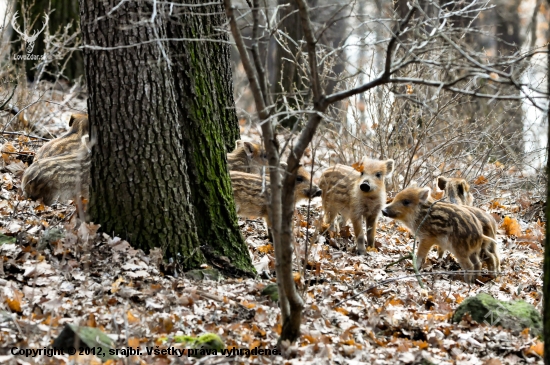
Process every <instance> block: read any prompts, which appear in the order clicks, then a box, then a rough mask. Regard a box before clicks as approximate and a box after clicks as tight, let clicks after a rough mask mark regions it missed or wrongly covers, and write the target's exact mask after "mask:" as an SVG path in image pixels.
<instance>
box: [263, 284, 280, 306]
mask: <svg viewBox="0 0 550 365" xmlns="http://www.w3.org/2000/svg"><path fill="white" fill-rule="evenodd" d="M262 295H265V296H268V297H269V298H271V300H272V301H274V302H278V301H279V288H278V287H277V284H269V285H267V286H266V287H265V288H264V289H263V290H262Z"/></svg>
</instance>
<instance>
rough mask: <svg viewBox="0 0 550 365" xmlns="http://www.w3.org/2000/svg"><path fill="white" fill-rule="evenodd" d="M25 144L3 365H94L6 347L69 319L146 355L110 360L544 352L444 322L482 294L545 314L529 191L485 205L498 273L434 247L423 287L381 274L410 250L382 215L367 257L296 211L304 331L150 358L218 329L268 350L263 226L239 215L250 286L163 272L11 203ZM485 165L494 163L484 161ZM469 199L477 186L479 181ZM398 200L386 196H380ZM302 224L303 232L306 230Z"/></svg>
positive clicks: (539, 230) (500, 333)
mask: <svg viewBox="0 0 550 365" xmlns="http://www.w3.org/2000/svg"><path fill="white" fill-rule="evenodd" d="M27 142H28V140H26V139H25V137H17V139H13V140H11V141H9V142H7V143H9V144H4V146H3V149H2V152H3V153H2V164H3V166H2V170H1V171H2V172H1V175H0V176H1V181H2V186H1V191H0V197H1V199H0V233H1V234H2V235H3V236H2V242H0V258H1V259H2V265H0V302H1V309H0V310H1V311H0V363H2V362H5V363H12V364H27V363H28V364H35V363H37V364H38V363H39V364H69V363H82V364H99V363H101V359H99V358H97V357H94V356H93V355H88V356H86V355H78V354H76V355H73V356H69V355H59V356H55V357H47V356H36V357H24V356H19V355H18V356H14V355H12V354H11V351H12V350H11V349H12V348H13V347H18V348H24V349H27V348H31V349H40V348H44V347H47V346H50V345H51V343H52V341H53V339H55V338H56V337H57V335H58V334H59V333H60V332H61V330H62V329H63V327H64V325H65V324H67V323H70V324H77V325H80V326H91V327H97V328H99V329H101V330H102V331H103V332H104V333H106V334H107V335H109V336H110V337H111V338H112V339H113V340H114V341H115V344H116V348H119V349H123V348H127V347H128V346H131V347H140V349H141V352H142V355H140V356H129V357H127V358H123V359H121V360H118V361H113V360H110V363H120V364H188V363H196V364H199V363H200V364H220V363H228V362H231V363H245V364H246V363H254V364H263V363H276V364H280V363H288V364H313V363H327V364H362V363H367V364H370V363H372V364H400V363H403V364H422V363H423V364H429V363H432V364H490V365H497V364H516V363H542V359H541V354H542V344H541V342H540V340H539V339H538V338H536V337H534V336H533V335H532V334H531V333H530V332H529V331H528V330H526V331H523V332H521V333H512V332H511V331H509V330H504V329H502V328H499V327H495V326H488V325H486V324H478V323H475V322H473V321H470V320H468V319H466V320H463V321H462V322H460V323H451V321H450V318H451V316H452V314H453V312H454V310H455V309H456V307H457V306H458V304H459V303H461V302H462V301H463V300H464V299H465V298H467V297H468V296H472V295H475V294H477V293H480V292H486V293H489V294H491V295H493V296H494V297H495V298H498V299H502V300H513V299H523V300H525V301H527V302H529V303H532V304H533V305H534V306H535V307H536V308H537V309H539V310H540V309H541V303H542V264H543V246H542V242H543V235H544V234H543V232H544V223H541V219H542V211H543V203H541V202H540V201H539V199H538V198H536V197H534V196H532V195H530V194H531V193H530V192H528V191H523V192H513V193H510V192H505V191H503V192H502V194H500V195H499V196H500V198H499V199H493V198H491V199H485V200H483V199H481V201H487V202H488V203H487V204H485V205H484V206H483V208H486V209H488V210H490V211H491V213H493V215H494V216H495V217H496V218H497V219H498V221H499V227H500V229H499V232H498V233H499V235H498V237H497V239H498V241H499V243H500V253H501V257H502V270H503V272H502V274H501V275H500V276H498V277H497V278H495V279H490V278H489V276H487V275H485V276H480V277H479V281H478V283H477V284H475V285H471V286H469V285H467V284H465V283H464V281H463V280H462V278H461V277H455V276H453V275H449V274H438V272H443V273H445V272H453V271H456V270H459V269H460V267H459V265H458V264H457V263H456V261H455V260H454V258H452V257H451V255H449V254H446V255H445V256H444V258H443V259H442V260H438V259H437V254H436V252H435V251H433V252H432V253H431V254H430V255H429V257H428V260H427V263H426V264H425V267H424V268H423V271H422V272H423V273H424V274H425V275H423V276H422V280H423V282H424V285H425V288H424V289H422V288H420V286H419V284H418V281H417V279H416V278H415V277H414V276H413V274H414V272H413V271H412V265H411V262H410V260H405V261H402V262H400V263H398V264H396V265H393V266H391V267H390V268H387V269H386V266H387V265H388V264H390V263H392V262H395V261H396V260H398V259H399V258H400V257H402V256H404V255H406V254H407V253H409V252H410V251H411V249H412V241H413V239H412V235H411V234H410V233H409V232H408V231H407V230H406V229H403V228H401V227H400V226H399V225H398V224H396V223H394V222H393V221H391V220H389V219H385V218H381V220H380V224H379V227H378V230H377V235H376V239H377V246H378V247H377V249H376V250H371V251H369V252H368V253H367V255H366V256H357V255H355V253H354V243H353V235H352V231H351V232H350V229H349V228H345V227H344V228H343V229H342V230H341V232H340V234H329V235H327V236H318V235H317V234H316V233H315V229H314V228H313V227H314V226H315V222H316V221H317V220H318V219H319V218H320V217H321V213H322V211H321V208H320V207H319V205H320V202H319V201H317V200H316V201H313V203H312V206H311V218H310V219H309V222H310V226H308V219H307V217H306V214H307V210H308V209H307V207H305V206H302V207H300V208H298V214H297V215H296V217H297V220H296V227H297V228H295V235H296V237H297V243H296V245H295V254H296V256H297V257H299V258H300V260H296V262H297V263H298V262H303V261H302V260H303V258H304V255H305V246H304V243H305V241H306V238H308V239H309V240H310V241H311V240H312V237H313V240H314V242H315V243H314V244H312V245H310V246H309V247H308V248H307V253H308V254H307V265H306V269H307V270H305V272H304V270H303V267H302V266H301V265H298V264H297V265H296V282H297V285H298V288H299V290H300V291H301V293H302V295H303V298H304V300H305V310H304V321H303V324H302V336H301V338H300V340H299V341H298V343H296V344H294V345H292V346H288V345H287V344H283V346H282V347H283V350H284V351H285V355H286V359H283V357H282V356H258V355H251V356H247V355H246V354H244V355H241V356H237V357H235V358H231V359H230V358H227V357H224V356H223V355H220V354H218V355H211V356H206V357H202V358H194V357H187V354H184V355H183V356H181V357H179V356H177V355H173V354H169V355H155V354H151V355H148V354H147V348H149V350H152V349H159V350H160V349H169V348H170V349H185V348H186V345H184V344H182V343H180V342H178V340H177V339H178V336H181V335H190V336H199V335H201V334H204V333H208V332H211V333H216V334H218V335H219V336H220V337H221V338H222V339H223V340H224V342H225V345H226V346H227V347H228V348H232V347H235V348H237V349H254V348H261V349H274V348H275V347H276V343H277V339H278V336H279V333H280V331H281V326H280V322H279V310H278V307H277V304H276V303H275V302H273V301H272V300H271V299H270V298H269V297H268V296H266V295H262V290H263V289H264V288H265V287H266V286H267V285H269V284H272V283H274V282H275V279H274V278H273V273H274V267H275V266H274V265H275V262H274V253H273V247H272V246H271V245H270V244H269V241H268V240H267V238H266V234H267V232H266V231H265V228H264V224H263V222H262V221H260V220H241V221H240V226H241V228H242V233H243V236H244V237H245V239H246V242H247V244H248V246H249V248H250V252H251V256H252V258H253V261H254V264H255V267H256V268H257V270H258V273H259V275H258V277H257V278H256V279H231V278H223V279H221V280H212V279H204V278H203V279H200V278H197V275H183V276H182V275H181V274H178V275H176V274H173V275H170V273H161V272H160V271H159V268H158V262H159V254H158V253H157V252H152V253H151V254H149V255H146V254H144V253H143V252H141V251H139V250H134V249H133V248H132V247H131V246H130V245H129V243H128V242H125V241H123V240H121V239H120V238H117V237H111V236H108V235H106V234H104V233H97V232H98V228H99V227H98V226H97V225H93V224H80V223H79V222H78V219H77V214H76V213H75V209H74V207H73V206H70V205H57V206H54V207H45V206H43V205H42V204H40V203H38V202H32V201H25V200H23V198H22V197H21V196H20V195H18V188H19V186H20V174H21V171H22V169H23V168H24V164H23V163H22V162H21V160H20V159H21V158H22V157H21V153H20V152H21V151H23V150H24V149H25V148H27V149H28V150H29V151H30V152H32V150H33V148H29V147H28V143H27ZM490 168H502V166H496V165H495V166H492V167H490ZM477 183H479V187H480V188H479V189H478V191H481V192H482V191H483V189H481V187H482V185H483V184H484V183H486V181H483V179H480V180H479V181H477ZM393 193H395V192H390V194H389V195H390V196H392V194H393ZM308 227H309V231H308Z"/></svg>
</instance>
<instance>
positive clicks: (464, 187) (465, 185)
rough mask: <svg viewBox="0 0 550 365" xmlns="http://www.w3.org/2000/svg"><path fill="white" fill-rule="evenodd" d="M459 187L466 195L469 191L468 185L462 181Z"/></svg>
mask: <svg viewBox="0 0 550 365" xmlns="http://www.w3.org/2000/svg"><path fill="white" fill-rule="evenodd" d="M460 185H462V190H463V191H464V192H465V193H467V192H469V191H470V185H468V183H467V182H466V181H462V182H461V183H460Z"/></svg>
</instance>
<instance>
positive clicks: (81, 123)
mask: <svg viewBox="0 0 550 365" xmlns="http://www.w3.org/2000/svg"><path fill="white" fill-rule="evenodd" d="M69 126H70V129H69V131H68V132H67V133H65V134H64V135H62V136H61V137H59V138H55V139H52V140H51V141H49V142H48V143H46V144H44V145H43V146H42V147H41V148H40V149H39V150H38V151H37V152H36V154H35V155H34V161H37V160H41V159H43V158H47V157H53V156H61V155H64V154H70V153H74V152H76V151H77V150H78V149H79V148H80V145H81V144H82V138H83V137H84V136H86V135H88V133H89V132H88V115H87V114H73V115H71V119H70V120H69Z"/></svg>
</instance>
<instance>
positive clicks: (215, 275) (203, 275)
mask: <svg viewBox="0 0 550 365" xmlns="http://www.w3.org/2000/svg"><path fill="white" fill-rule="evenodd" d="M185 277H187V278H188V279H190V280H196V281H202V280H206V279H208V280H214V281H220V280H221V279H222V276H221V274H220V272H219V271H218V270H215V269H202V270H200V269H198V270H189V271H187V272H186V273H185Z"/></svg>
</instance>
